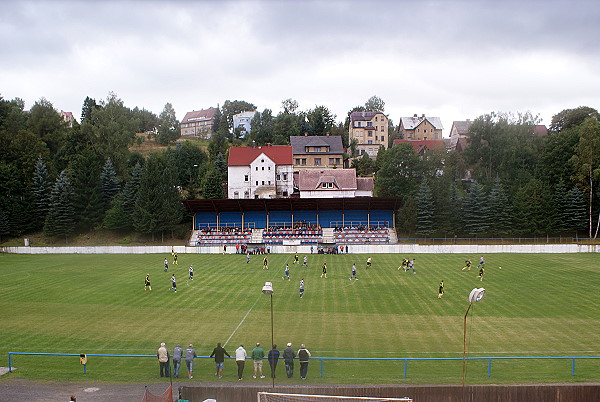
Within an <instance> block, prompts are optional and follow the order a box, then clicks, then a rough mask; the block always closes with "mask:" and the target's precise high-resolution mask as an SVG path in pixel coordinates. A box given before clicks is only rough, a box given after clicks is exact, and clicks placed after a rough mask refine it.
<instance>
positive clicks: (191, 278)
mask: <svg viewBox="0 0 600 402" xmlns="http://www.w3.org/2000/svg"><path fill="white" fill-rule="evenodd" d="M189 271H190V278H189V279H190V280H192V281H193V280H194V267H192V266H191V265H190V268H189Z"/></svg>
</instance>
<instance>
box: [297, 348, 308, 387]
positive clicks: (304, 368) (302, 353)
mask: <svg viewBox="0 0 600 402" xmlns="http://www.w3.org/2000/svg"><path fill="white" fill-rule="evenodd" d="M309 358H310V352H309V351H308V349H306V347H305V346H304V344H302V345H300V349H298V360H299V361H300V378H302V379H303V380H306V374H307V373H308V359H309Z"/></svg>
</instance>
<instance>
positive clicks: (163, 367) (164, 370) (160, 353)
mask: <svg viewBox="0 0 600 402" xmlns="http://www.w3.org/2000/svg"><path fill="white" fill-rule="evenodd" d="M156 357H158V364H159V366H160V376H161V377H169V376H170V375H171V370H170V369H169V359H170V358H171V355H170V354H169V351H168V350H167V348H166V347H165V343H164V342H162V343H161V344H160V347H159V348H158V350H157V351H156Z"/></svg>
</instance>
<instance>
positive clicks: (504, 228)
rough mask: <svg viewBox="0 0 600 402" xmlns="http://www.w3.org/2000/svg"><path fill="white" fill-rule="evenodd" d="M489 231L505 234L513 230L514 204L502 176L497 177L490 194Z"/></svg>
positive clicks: (495, 233)
mask: <svg viewBox="0 0 600 402" xmlns="http://www.w3.org/2000/svg"><path fill="white" fill-rule="evenodd" d="M488 206H489V217H490V221H489V233H490V234H491V235H492V236H504V235H507V234H508V233H510V232H511V230H512V205H511V203H510V200H509V198H508V194H507V193H506V191H505V190H504V186H502V181H501V180H500V178H496V180H495V181H494V186H493V187H492V190H491V191H490V195H489V202H488Z"/></svg>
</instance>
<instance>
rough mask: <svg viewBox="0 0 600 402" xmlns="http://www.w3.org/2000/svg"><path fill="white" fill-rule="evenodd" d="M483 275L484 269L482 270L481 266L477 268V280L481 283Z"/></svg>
mask: <svg viewBox="0 0 600 402" xmlns="http://www.w3.org/2000/svg"><path fill="white" fill-rule="evenodd" d="M483 274H484V269H483V265H482V266H481V268H479V280H480V281H482V282H483Z"/></svg>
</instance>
